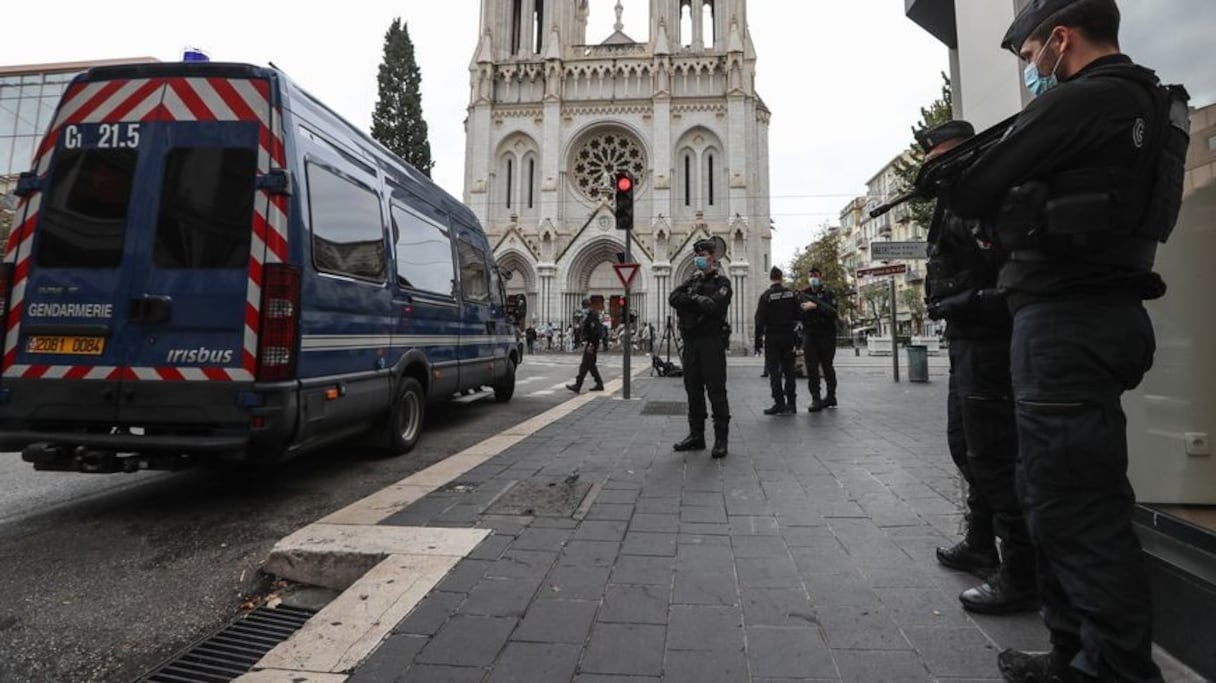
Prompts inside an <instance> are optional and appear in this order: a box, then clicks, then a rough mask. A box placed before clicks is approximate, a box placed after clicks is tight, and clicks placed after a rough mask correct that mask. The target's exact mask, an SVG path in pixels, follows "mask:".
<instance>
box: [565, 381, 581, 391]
mask: <svg viewBox="0 0 1216 683" xmlns="http://www.w3.org/2000/svg"><path fill="white" fill-rule="evenodd" d="M566 388H567V389H569V390H570V391H573V392H574V393H576V394H577V393H579V392H580V391H582V390H583V385H582V383H580V382H575V383H574V384H567V385H566Z"/></svg>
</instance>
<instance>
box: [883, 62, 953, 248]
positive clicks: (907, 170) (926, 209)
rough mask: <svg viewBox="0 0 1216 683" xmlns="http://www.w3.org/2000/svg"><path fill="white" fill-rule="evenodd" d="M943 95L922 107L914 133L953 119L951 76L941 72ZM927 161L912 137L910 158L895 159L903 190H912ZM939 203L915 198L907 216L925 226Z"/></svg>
mask: <svg viewBox="0 0 1216 683" xmlns="http://www.w3.org/2000/svg"><path fill="white" fill-rule="evenodd" d="M942 81H943V84H942V96H941V99H938V100H934V102H933V104H930V105H929V106H928V107H923V108H921V110H920V121H919V122H918V123H917V124H916V126H914V127H913V128H912V131H913V133H914V134H915V132H916V131H918V130H924V129H926V128H932V127H934V126H939V125H941V124H943V123H946V122H948V121H952V120H953V119H954V106H953V98H952V97H951V94H950V77H949V76H947V75H946V74H945V73H942ZM924 161H925V151H924V150H923V149H921V147H920V145H919V144H918V143H917V142H916V141H915V137H914V138H913V142H912V145H911V147H910V148H909V150H908V158H907V160H905V159H900V160H899V161H897V162H895V173H896V175H898V176H899V184H900V189H899V191H900V192H901V193H903V192H907V191H909V190H911V189H912V187H913V184H914V182H915V181H916V172H917V171H918V170H920V166H921V164H922V163H924ZM935 204H936V201H935V200H932V199H930V200H927V201H921V200H917V201H912V202H909V203H908V204H907V207H908V209H907V211H908V216H909V217H910V218H911V219H912V220H913V221H914V222H915V223H916V224H917V225H921V226H923V227H925V228H928V227H929V224H930V223H932V222H933V209H934V206H935Z"/></svg>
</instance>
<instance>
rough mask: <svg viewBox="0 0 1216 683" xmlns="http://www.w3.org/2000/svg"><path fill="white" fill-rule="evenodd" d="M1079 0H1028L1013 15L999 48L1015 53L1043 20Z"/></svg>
mask: <svg viewBox="0 0 1216 683" xmlns="http://www.w3.org/2000/svg"><path fill="white" fill-rule="evenodd" d="M1080 1H1081V0H1030V2H1029V3H1027V5H1026V6H1025V7H1023V8H1022V11H1021V12H1018V15H1017V16H1016V17H1014V19H1013V23H1012V24H1010V25H1009V31H1008V32H1006V33H1005V37H1004V38H1003V39H1002V40H1001V48H1002V49H1004V50H1009V51H1010V52H1012V53H1014V54H1015V55H1016V54H1018V52H1020V51H1021V49H1022V43H1025V42H1026V39H1027V38H1029V37H1030V34H1032V33H1034V30H1035V29H1036V28H1038V27H1039V26H1040V25H1042V24H1043V22H1045V21H1047V20H1048V19H1050V18H1051V16H1052V15H1053V14H1055V13H1056V12H1059V11H1060V10H1063V9H1065V8H1067V7H1068V6H1069V5H1075V4H1077V3H1078V2H1080Z"/></svg>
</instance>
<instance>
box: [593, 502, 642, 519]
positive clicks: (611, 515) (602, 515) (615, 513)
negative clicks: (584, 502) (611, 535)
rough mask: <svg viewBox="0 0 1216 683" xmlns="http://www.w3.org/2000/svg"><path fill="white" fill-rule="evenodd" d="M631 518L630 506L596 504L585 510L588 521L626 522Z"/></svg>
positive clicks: (631, 509) (631, 508) (631, 510)
mask: <svg viewBox="0 0 1216 683" xmlns="http://www.w3.org/2000/svg"><path fill="white" fill-rule="evenodd" d="M632 516H633V505H632V504H617V503H596V504H595V505H592V506H591V508H590V509H589V510H587V517H586V518H587V519H588V520H599V521H610V522H627V521H629V518H630V517H632Z"/></svg>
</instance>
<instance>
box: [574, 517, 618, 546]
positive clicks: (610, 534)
mask: <svg viewBox="0 0 1216 683" xmlns="http://www.w3.org/2000/svg"><path fill="white" fill-rule="evenodd" d="M626 527H628V522H612V521H604V520H585V521H584V522H583V523H582V524H579V525H578V529H576V530H575V531H574V539H575V540H579V541H620V540H621V539H623V538H624V537H625V529H626Z"/></svg>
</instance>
